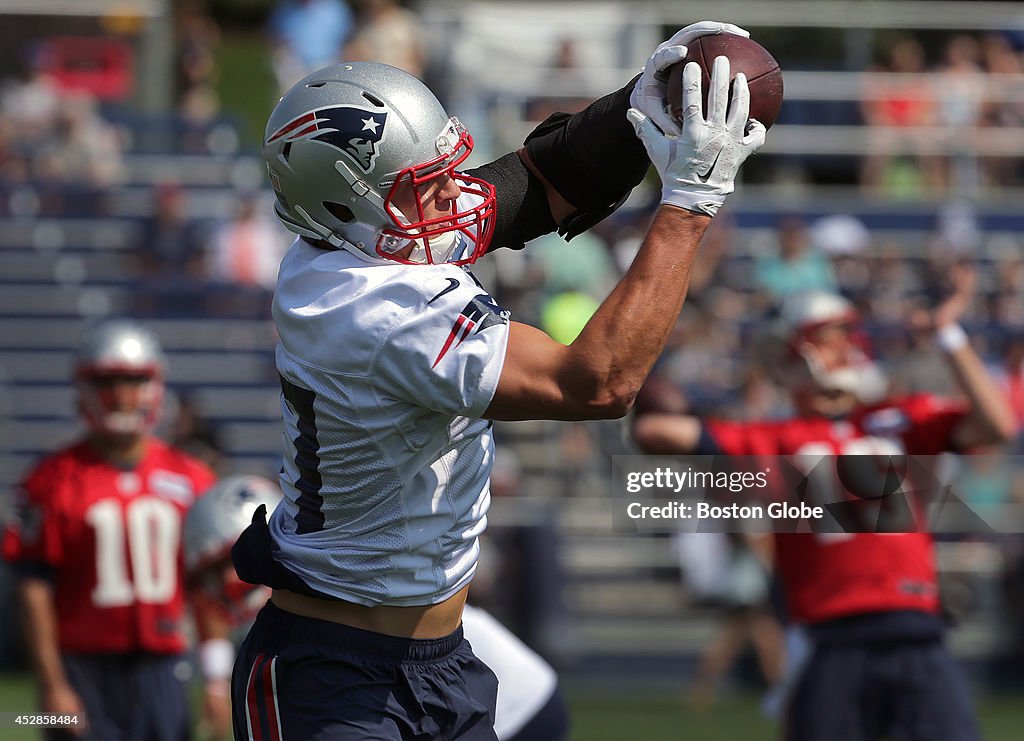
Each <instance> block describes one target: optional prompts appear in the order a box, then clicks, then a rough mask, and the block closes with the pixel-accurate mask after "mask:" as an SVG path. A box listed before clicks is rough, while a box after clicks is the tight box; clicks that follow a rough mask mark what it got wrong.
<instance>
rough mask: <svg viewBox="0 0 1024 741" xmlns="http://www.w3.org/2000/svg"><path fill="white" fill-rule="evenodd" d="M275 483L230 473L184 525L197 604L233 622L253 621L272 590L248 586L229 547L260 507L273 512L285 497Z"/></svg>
mask: <svg viewBox="0 0 1024 741" xmlns="http://www.w3.org/2000/svg"><path fill="white" fill-rule="evenodd" d="M281 499H282V495H281V490H280V489H279V488H278V486H277V484H275V483H273V482H271V481H269V480H268V479H265V478H262V477H260V476H244V475H236V476H227V477H225V478H223V479H221V480H220V481H218V482H217V483H216V484H214V485H213V486H212V487H210V488H209V489H207V490H206V493H204V494H203V496H201V497H199V498H198V499H197V500H196V501H195V502H194V503H193V504H192V506H191V507H190V508H189V510H188V513H187V514H186V515H185V524H184V525H183V527H182V534H181V540H182V551H183V555H184V560H185V574H186V580H187V581H188V583H189V585H190V587H191V588H192V598H193V602H194V603H196V604H198V603H199V602H204V603H205V604H207V605H209V606H211V607H213V608H215V609H216V610H217V611H218V612H220V614H221V615H222V616H223V617H224V618H225V619H226V620H227V621H228V623H229V624H232V625H242V624H244V623H245V622H247V621H248V620H251V619H252V618H253V617H254V616H255V614H256V612H257V611H258V610H259V609H260V608H261V607H262V606H263V605H264V604H266V601H267V599H269V597H270V589H268V588H267V587H263V586H258V585H253V584H247V583H246V582H243V581H242V580H241V579H239V578H238V575H237V574H236V573H235V569H234V567H233V566H232V565H231V559H230V555H231V546H233V545H234V544H235V541H236V540H237V539H238V536H239V535H241V534H242V531H243V530H245V528H247V527H248V526H249V524H250V523H251V522H252V516H253V513H254V512H255V511H256V509H257V508H258V507H259V506H260V505H261V504H265V505H266V506H267V511H268V512H271V511H273V509H274V507H276V506H277V505H278V503H279V502H280V501H281Z"/></svg>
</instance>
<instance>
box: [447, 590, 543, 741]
mask: <svg viewBox="0 0 1024 741" xmlns="http://www.w3.org/2000/svg"><path fill="white" fill-rule="evenodd" d="M462 630H463V632H464V635H465V636H466V640H467V641H469V644H470V645H471V646H472V647H473V653H474V654H476V656H477V658H479V659H480V660H481V661H482V662H484V663H485V664H487V666H488V667H490V670H491V671H492V672H494V675H495V676H496V677H497V678H498V705H497V708H496V710H495V713H494V733H495V734H496V735H497V736H498V740H499V741H503V739H506V738H512V737H513V736H515V735H516V734H517V733H518V732H519V731H520V730H521V729H522V728H523V726H525V725H526V724H527V723H529V722H530V721H531V720H533V716H535V715H536V714H537V713H539V712H540V711H541V709H543V707H544V706H545V705H546V704H547V702H548V700H549V699H551V695H552V694H553V693H554V691H555V686H556V685H557V684H558V675H556V674H555V670H554V669H553V668H551V665H550V664H548V662H546V661H544V659H542V658H541V657H540V655H539V654H537V653H536V652H535V651H534V650H533V649H531V648H530V647H529V646H527V645H526V644H525V643H523V642H522V641H521V640H519V639H518V638H516V637H515V635H513V633H512V631H510V630H509V629H508V628H506V627H505V626H504V625H502V624H501V623H499V622H498V621H497V620H495V619H494V617H492V616H491V614H490V613H488V612H486V611H485V610H481V609H480V608H479V607H473V606H472V605H466V608H465V610H464V611H463V613H462Z"/></svg>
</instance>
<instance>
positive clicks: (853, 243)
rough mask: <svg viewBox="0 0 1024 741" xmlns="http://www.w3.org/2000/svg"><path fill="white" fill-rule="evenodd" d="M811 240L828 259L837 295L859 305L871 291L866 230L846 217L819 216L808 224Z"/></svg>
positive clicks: (868, 239)
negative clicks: (863, 296)
mask: <svg viewBox="0 0 1024 741" xmlns="http://www.w3.org/2000/svg"><path fill="white" fill-rule="evenodd" d="M810 240H811V244H812V245H813V247H814V248H815V249H818V250H820V251H821V252H823V253H824V254H826V255H828V257H829V260H830V262H831V263H832V272H833V274H834V275H835V278H836V287H837V288H838V290H839V292H840V293H842V294H843V295H844V296H846V297H847V298H848V299H850V300H851V301H853V302H854V303H855V304H859V303H860V301H859V299H860V297H861V296H862V295H863V294H864V293H865V292H868V291H870V290H871V267H870V265H869V256H870V252H871V247H872V244H871V242H872V240H871V233H870V232H869V231H868V230H867V227H865V226H864V224H863V223H862V222H861V221H860V219H858V218H856V217H854V216H850V215H848V214H831V215H828V216H822V217H821V218H819V219H817V220H815V221H814V223H813V224H811V227H810Z"/></svg>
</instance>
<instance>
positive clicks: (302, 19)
mask: <svg viewBox="0 0 1024 741" xmlns="http://www.w3.org/2000/svg"><path fill="white" fill-rule="evenodd" d="M269 30H270V36H271V40H272V42H273V44H274V56H273V62H274V75H275V76H276V77H277V86H278V89H279V90H280V91H281V92H284V91H285V90H287V89H288V88H290V87H291V86H292V85H294V84H295V83H296V82H298V81H299V80H301V79H302V78H303V77H305V76H306V75H308V74H309V73H310V72H313V71H314V70H317V69H320V68H321V67H324V66H326V65H328V64H333V63H335V62H338V61H340V60H341V58H342V49H343V48H344V46H345V41H346V40H347V39H348V37H349V34H350V33H351V32H352V11H351V10H350V9H349V6H348V4H347V3H346V2H344V0H278V3H277V5H276V7H275V8H274V11H273V13H272V14H271V16H270V27H269Z"/></svg>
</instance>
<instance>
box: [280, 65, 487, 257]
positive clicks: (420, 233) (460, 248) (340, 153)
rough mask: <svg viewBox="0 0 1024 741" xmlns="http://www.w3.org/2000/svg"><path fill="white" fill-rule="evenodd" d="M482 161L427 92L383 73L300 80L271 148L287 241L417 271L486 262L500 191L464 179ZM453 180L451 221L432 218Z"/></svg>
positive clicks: (359, 70)
mask: <svg viewBox="0 0 1024 741" xmlns="http://www.w3.org/2000/svg"><path fill="white" fill-rule="evenodd" d="M472 150H473V138H472V137H471V136H470V135H469V132H468V131H466V128H465V127H464V126H463V125H462V124H461V123H460V122H459V120H458V119H457V118H451V117H449V116H448V114H447V113H445V111H444V108H442V107H441V104H440V103H439V102H438V100H437V98H436V97H434V94H433V93H431V92H430V90H429V89H428V88H427V87H426V86H425V85H424V84H423V83H422V82H420V81H419V80H418V79H416V78H415V77H413V76H412V75H410V74H408V73H407V72H404V71H403V70H400V69H397V68H395V67H391V66H389V65H386V64H380V63H376V62H351V63H344V64H337V65H333V66H330V67H325V68H324V69H321V70H319V71H317V72H314V73H313V74H311V75H309V76H308V77H306V78H305V79H303V80H301V81H299V82H298V83H297V84H296V85H295V86H294V87H292V88H291V89H290V90H289V91H288V92H287V93H285V94H284V97H282V98H281V100H280V101H279V102H278V104H277V106H276V107H275V108H274V110H273V112H272V113H271V114H270V119H269V121H268V122H267V128H266V135H265V136H264V140H263V158H264V160H265V161H266V163H267V172H268V174H269V176H270V182H271V185H272V186H273V188H274V192H275V193H276V195H277V204H276V206H275V210H276V212H277V215H278V217H279V218H280V219H281V221H282V222H284V225H285V226H286V227H287V228H288V229H289V230H291V231H293V232H295V233H296V234H299V235H301V236H304V237H308V238H311V239H322V240H326V241H327V242H329V243H330V244H332V245H334V246H335V247H340V248H343V249H347V250H349V251H352V252H355V253H356V254H357V255H360V256H365V255H369V256H371V257H377V258H387V259H391V260H396V261H398V262H403V263H413V264H428V263H443V262H451V263H454V264H457V265H463V264H467V263H472V262H474V261H475V260H476V259H477V258H478V257H479V256H480V255H482V254H483V253H484V252H485V251H486V249H487V245H488V243H489V242H490V239H491V235H492V233H493V231H494V214H495V191H494V186H492V185H491V184H489V183H487V182H486V181H484V180H480V179H478V178H473V177H469V176H467V175H464V174H461V173H459V174H456V172H455V168H456V167H458V166H459V165H460V164H461V163H462V162H463V161H465V159H466V158H467V157H468V156H469V154H470V152H471V151H472ZM449 177H451V178H453V179H454V180H455V182H456V184H457V185H458V186H459V189H460V190H461V192H462V197H460V198H458V200H457V201H456V200H452V204H451V212H450V213H445V214H442V215H436V214H432V213H427V212H425V209H424V205H425V204H427V203H428V202H429V201H430V200H431V198H432V194H433V192H434V191H436V189H437V188H438V187H439V185H442V186H443V185H444V184H445V183H446V182H448V178H449ZM398 204H403V205H405V210H404V211H403V210H402V209H401V208H400V207H399V205H398ZM409 204H412V205H409ZM409 211H415V213H408V212H409ZM410 243H412V250H411V252H410V254H408V255H406V254H404V253H405V252H406V248H407V247H408V246H409V245H410Z"/></svg>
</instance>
